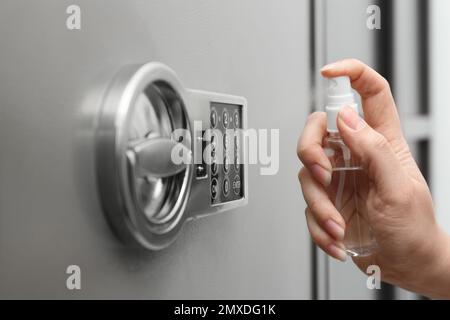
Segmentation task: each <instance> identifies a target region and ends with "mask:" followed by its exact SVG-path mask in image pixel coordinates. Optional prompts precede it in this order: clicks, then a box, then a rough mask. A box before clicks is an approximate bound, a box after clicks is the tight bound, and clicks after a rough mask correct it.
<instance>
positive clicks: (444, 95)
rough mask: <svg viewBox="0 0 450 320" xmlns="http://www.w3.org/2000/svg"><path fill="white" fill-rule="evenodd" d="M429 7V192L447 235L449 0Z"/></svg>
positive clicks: (449, 219)
mask: <svg viewBox="0 0 450 320" xmlns="http://www.w3.org/2000/svg"><path fill="white" fill-rule="evenodd" d="M431 4H432V5H431V10H430V11H431V18H430V21H431V70H430V71H431V77H430V80H431V85H430V99H431V105H430V110H431V119H432V125H431V128H432V130H431V132H432V136H433V141H432V144H431V155H432V157H431V162H430V165H431V168H430V169H431V183H432V185H431V189H432V193H433V199H434V203H435V208H436V215H437V217H438V221H439V223H440V224H441V225H442V226H443V227H444V229H445V230H446V231H447V232H449V233H450V201H449V194H450V192H449V190H450V188H449V187H450V166H449V158H450V148H449V146H450V130H449V119H450V108H449V106H450V99H449V74H450V43H449V42H448V33H449V30H450V1H445V0H433V1H432V2H431Z"/></svg>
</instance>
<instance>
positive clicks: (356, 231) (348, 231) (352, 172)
mask: <svg viewBox="0 0 450 320" xmlns="http://www.w3.org/2000/svg"><path fill="white" fill-rule="evenodd" d="M324 148H325V153H326V154H327V156H328V158H329V160H330V161H331V164H332V168H333V172H332V178H331V184H330V186H329V187H328V188H327V193H328V196H329V198H330V199H331V201H332V202H333V203H334V205H335V207H336V209H337V210H338V211H339V213H340V214H341V215H342V217H343V218H344V220H345V223H346V227H345V238H344V245H345V249H346V252H347V254H348V255H350V256H352V257H363V256H369V255H371V254H372V253H373V252H374V251H376V249H377V243H376V241H375V238H374V236H373V233H372V230H371V228H370V224H369V219H368V214H367V198H368V194H369V179H368V177H367V174H366V173H365V172H364V170H363V169H362V167H361V165H360V162H359V160H358V159H357V158H356V157H354V156H353V155H352V154H351V152H350V150H349V148H348V147H347V146H346V145H345V144H344V142H343V141H342V139H341V138H340V136H339V133H330V134H329V136H328V137H327V138H326V139H325V142H324Z"/></svg>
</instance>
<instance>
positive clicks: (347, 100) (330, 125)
mask: <svg viewBox="0 0 450 320" xmlns="http://www.w3.org/2000/svg"><path fill="white" fill-rule="evenodd" d="M344 106H349V107H351V108H353V109H354V110H355V111H356V112H358V106H357V105H356V100H355V95H354V94H353V91H352V86H351V83H350V78H349V77H345V76H344V77H335V78H329V79H328V90H327V106H326V108H325V110H326V112H327V130H328V132H338V129H337V124H336V121H337V117H338V113H339V111H340V110H341V108H343V107H344Z"/></svg>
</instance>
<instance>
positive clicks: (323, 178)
mask: <svg viewBox="0 0 450 320" xmlns="http://www.w3.org/2000/svg"><path fill="white" fill-rule="evenodd" d="M311 172H312V174H313V175H314V176H315V177H316V178H317V179H319V181H320V183H322V184H323V185H324V186H325V187H328V186H329V185H330V183H331V172H330V171H328V170H326V169H325V168H323V167H322V166H321V165H318V164H314V165H313V166H312V167H311Z"/></svg>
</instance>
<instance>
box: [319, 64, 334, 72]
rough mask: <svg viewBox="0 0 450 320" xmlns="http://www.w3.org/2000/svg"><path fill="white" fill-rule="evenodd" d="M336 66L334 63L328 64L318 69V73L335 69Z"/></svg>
mask: <svg viewBox="0 0 450 320" xmlns="http://www.w3.org/2000/svg"><path fill="white" fill-rule="evenodd" d="M336 65H337V63H336V62H333V63H329V64H327V65H325V66H323V67H322V69H320V72H324V71H328V70H331V69H334V68H336Z"/></svg>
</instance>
